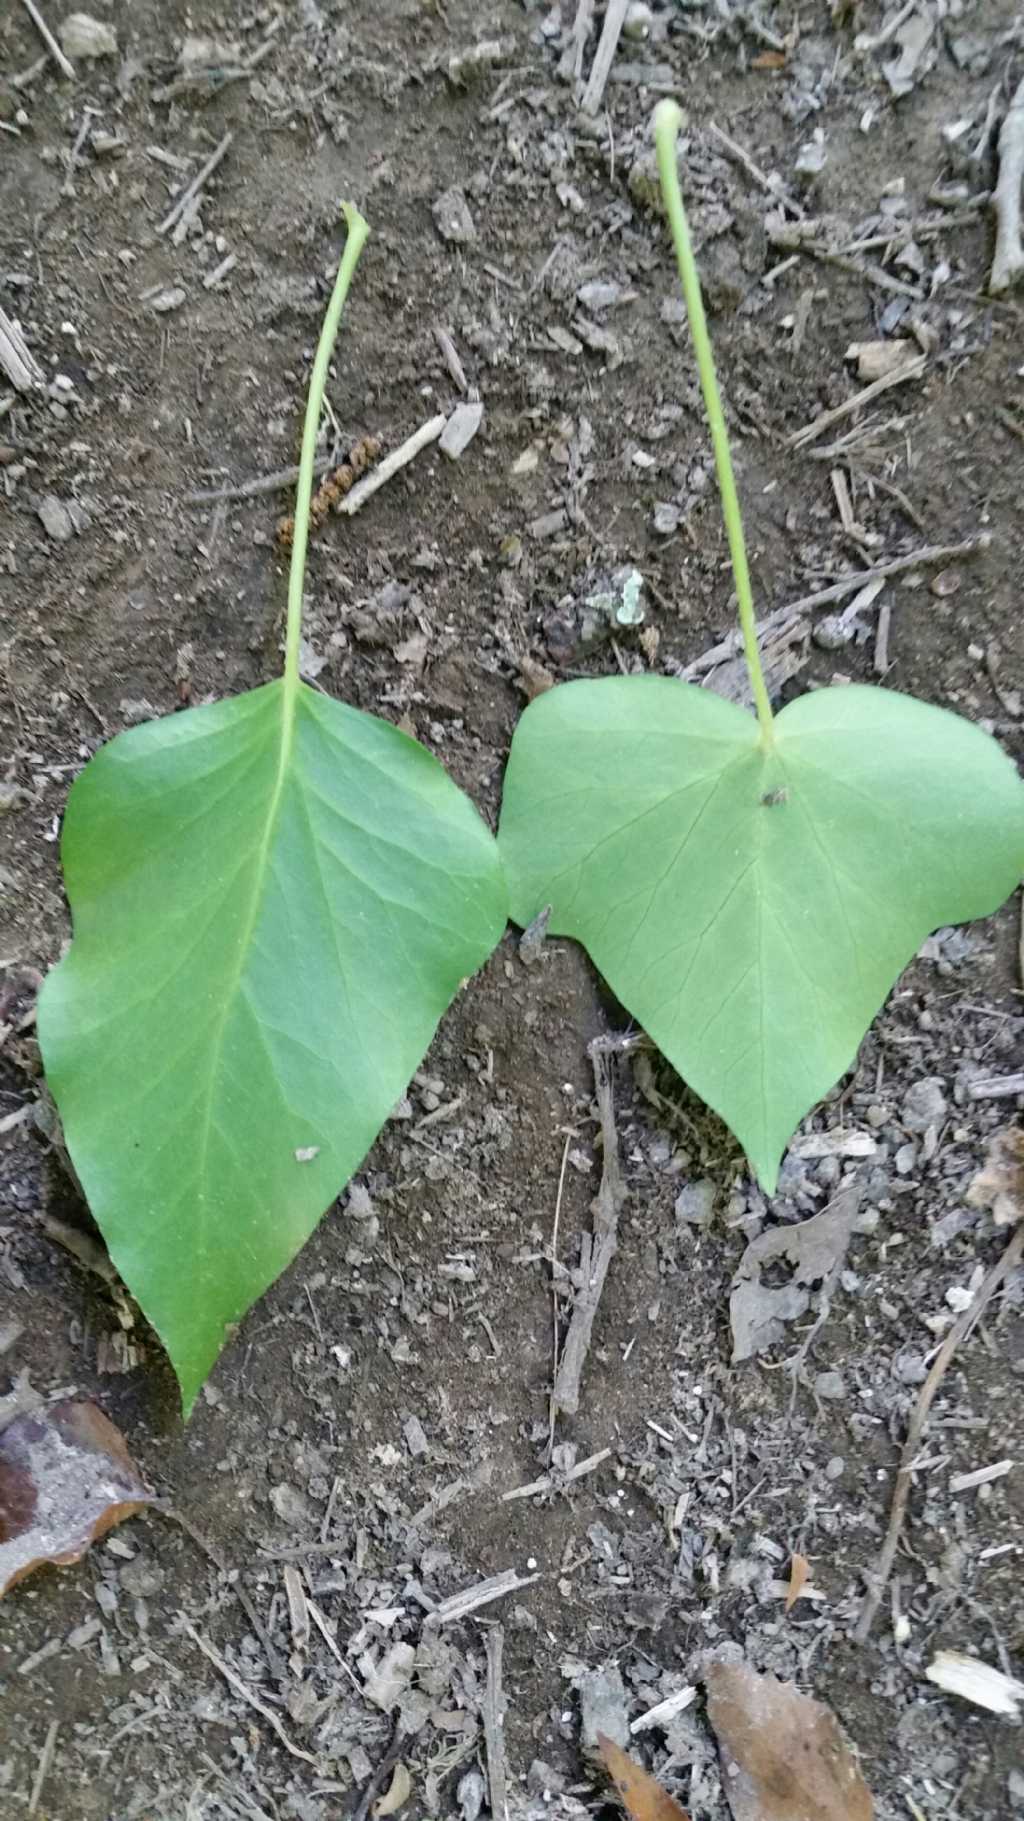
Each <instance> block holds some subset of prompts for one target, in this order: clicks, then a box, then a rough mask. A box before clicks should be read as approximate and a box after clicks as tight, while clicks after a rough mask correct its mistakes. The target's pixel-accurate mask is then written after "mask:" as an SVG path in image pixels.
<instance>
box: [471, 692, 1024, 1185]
mask: <svg viewBox="0 0 1024 1821" xmlns="http://www.w3.org/2000/svg"><path fill="white" fill-rule="evenodd" d="M498 844H499V849H500V852H501V855H502V859H503V862H504V866H505V871H506V876H507V878H508V881H509V889H510V894H511V901H512V915H513V917H514V918H515V920H516V922H518V923H520V924H524V925H525V924H527V923H529V922H530V921H531V919H532V918H533V917H534V916H536V914H537V913H538V911H540V910H541V909H542V908H543V907H544V906H545V905H547V904H550V905H551V907H552V909H551V921H550V925H549V929H550V933H552V934H559V935H568V936H574V937H576V939H577V940H578V941H579V942H581V943H583V945H584V947H585V948H586V949H587V950H588V952H589V954H590V955H591V958H592V959H593V961H594V963H595V965H596V966H597V967H598V968H599V969H600V971H601V973H602V974H603V975H604V976H605V978H606V980H607V981H608V983H609V985H610V986H611V987H612V989H613V991H614V992H615V993H616V995H617V996H618V998H619V999H620V1000H621V1001H622V1003H623V1005H625V1006H626V1008H627V1009H628V1010H629V1011H630V1012H631V1013H632V1015H633V1016H634V1017H635V1018H636V1019H637V1020H638V1021H639V1023H640V1024H642V1025H643V1026H644V1028H645V1030H646V1031H647V1032H648V1033H649V1035H650V1036H651V1037H652V1038H653V1040H654V1041H655V1043H656V1044H657V1045H658V1047H659V1049H660V1050H661V1051H662V1052H663V1054H664V1055H665V1056H666V1057H667V1058H668V1059H669V1061H670V1062H671V1063H672V1064H673V1066H674V1067H675V1068H676V1070H677V1071H678V1073H679V1074H680V1075H681V1076H682V1077H683V1078H684V1080H686V1081H687V1082H688V1083H689V1084H690V1086H691V1087H692V1088H693V1089H694V1090H695V1091H696V1092H697V1093H698V1094H699V1095H700V1096H701V1098H702V1099H703V1100H705V1101H706V1102H707V1103H708V1105H709V1106H711V1107H713V1108H714V1109H715V1111H716V1112H718V1113H719V1114H721V1116H722V1118H723V1119H724V1120H726V1122H727V1123H728V1125H729V1126H730V1127H731V1128H732V1130H733V1132H734V1133H735V1134H736V1136H737V1138H738V1139H739V1140H740V1142H741V1144H742V1145H743V1147H744V1149H745V1151H746V1153H747V1156H748V1158H749V1159H750V1162H751V1164H752V1166H753V1168H754V1170H755V1171H756V1173H757V1176H758V1178H759V1180H760V1181H761V1183H762V1185H763V1187H764V1188H765V1190H766V1191H767V1192H768V1193H769V1194H770V1193H772V1192H773V1191H774V1189H775V1184H776V1180H777V1176H778V1165H779V1160H780V1158H781V1155H782V1152H783V1150H784V1148H785V1145H786V1143H787V1142H788V1140H789V1138H790V1137H791V1136H792V1133H793V1132H794V1130H795V1129H796V1127H797V1126H798V1125H799V1123H800V1120H801V1119H802V1118H803V1116H804V1114H805V1113H806V1112H807V1111H808V1109H809V1108H810V1107H812V1106H813V1105H814V1103H815V1102H816V1101H817V1100H819V1099H820V1098H821V1096H822V1095H823V1094H824V1093H826V1092H827V1090H828V1089H829V1088H830V1087H831V1086H832V1085H833V1084H834V1082H836V1081H837V1080H838V1078H839V1077H840V1076H841V1075H842V1074H843V1073H844V1072H845V1071H846V1070H847V1069H848V1068H849V1067H850V1065H851V1063H852V1062H853V1060H854V1057H855V1055H856V1051H857V1047H858V1045H859V1043H860V1041H861V1038H862V1037H863V1035H864V1032H865V1030H866V1029H867V1027H868V1025H869V1024H870V1022H871V1020H872V1018H873V1017H874V1015H875V1013H876V1012H877V1011H878V1009H879V1007H880V1005H881V1004H882V1002H883V1000H884V999H885V997H886V994H887V993H888V991H889V989H890V987H891V986H892V984H893V982H894V981H895V979H896V977H897V975H898V974H899V973H900V971H901V970H902V968H903V967H905V966H906V964H907V962H908V961H909V960H910V959H911V957H912V956H913V955H914V954H915V953H916V951H917V949H918V948H919V947H920V944H921V942H922V941H923V940H924V938H925V937H926V936H927V935H928V934H929V933H930V931H932V930H933V929H936V928H937V927H939V926H940V925H941V924H946V923H954V922H960V921H964V920H966V919H968V918H972V917H982V916H987V915H988V914H989V913H990V912H992V911H994V910H995V909H997V907H998V906H999V905H1000V904H1001V903H1002V901H1003V899H1004V898H1006V897H1007V895H1008V894H1009V893H1010V892H1011V891H1012V890H1013V889H1014V887H1015V886H1016V884H1017V883H1018V880H1019V879H1020V876H1021V872H1022V870H1024V785H1022V783H1021V780H1020V778H1019V777H1018V775H1017V772H1016V769H1015V768H1014V766H1013V765H1012V764H1011V762H1010V760H1009V759H1008V758H1007V757H1006V756H1005V754H1004V753H1003V752H1002V751H1001V749H1000V748H999V747H998V746H997V745H996V743H995V741H994V740H992V739H991V738H990V737H989V736H988V735H987V734H985V733H983V732H982V730H981V729H980V728H977V727H974V726H972V725H971V724H970V723H969V722H967V721H964V720H961V719H960V718H959V717H958V716H956V715H952V714H949V713H947V712H946V711H945V710H943V709H939V708H933V707H931V706H929V705H928V704H927V703H923V702H919V701H916V700H915V699H914V698H912V697H909V696H898V695H895V694H893V693H891V692H890V691H887V690H883V689H872V688H862V687H858V686H851V687H836V688H832V689H823V690H818V691H816V692H814V693H813V694H808V695H805V696H801V697H800V698H799V699H798V700H796V701H794V702H792V703H790V704H789V706H788V707H786V708H784V709H783V711H782V713H781V714H779V715H778V716H777V717H776V719H775V722H774V739H773V741H772V742H770V743H766V742H765V740H764V738H763V736H762V733H761V732H760V730H759V728H758V724H757V722H756V721H755V720H754V719H753V717H752V716H751V715H749V714H747V713H746V712H745V711H744V710H743V709H740V708H738V707H736V706H735V704H733V703H731V702H726V701H723V700H721V699H720V698H719V697H718V696H716V695H713V694H711V693H710V692H708V691H705V690H700V689H696V688H693V687H692V686H690V685H688V684H684V683H678V682H675V681H674V680H672V679H670V678H667V677H616V678H607V679H603V680H600V681H597V682H578V683H568V684H564V685H562V686H560V687H559V688H557V689H553V690H550V691H548V692H547V693H546V694H544V695H542V696H540V697H539V698H538V699H537V700H536V701H535V702H533V703H532V704H531V705H530V707H529V708H527V710H526V712H525V713H524V715H523V717H522V720H521V721H520V723H519V726H518V728H517V730H516V734H515V738H514V740H513V742H512V751H511V756H510V759H509V766H508V772H507V775H506V782H505V795H504V803H503V807H502V815H501V826H500V829H499V835H498Z"/></svg>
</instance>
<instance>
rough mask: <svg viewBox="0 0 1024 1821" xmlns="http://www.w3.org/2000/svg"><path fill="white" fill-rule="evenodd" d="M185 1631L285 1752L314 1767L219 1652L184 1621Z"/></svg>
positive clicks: (310, 1757)
mask: <svg viewBox="0 0 1024 1821" xmlns="http://www.w3.org/2000/svg"><path fill="white" fill-rule="evenodd" d="M185 1631H186V1633H187V1635H188V1636H189V1637H190V1638H191V1639H192V1642H193V1644H195V1645H197V1646H198V1648H199V1649H200V1650H201V1651H202V1653H203V1655H204V1657H205V1658H206V1659H207V1661H208V1662H210V1663H212V1664H213V1667H214V1669H216V1670H218V1671H219V1673H220V1674H221V1675H222V1676H223V1677H224V1680H225V1682H227V1683H228V1685H229V1686H230V1687H231V1688H233V1689H234V1691H235V1693H236V1694H238V1695H241V1697H242V1700H243V1701H247V1702H248V1703H249V1706H250V1707H254V1708H255V1709H256V1712H257V1713H258V1714H262V1715H263V1718H264V1719H265V1720H266V1721H267V1723H268V1725H269V1726H271V1727H272V1728H273V1730H274V1732H275V1733H276V1734H277V1736H278V1738H279V1739H280V1741H281V1744H282V1745H283V1746H284V1748H285V1751H286V1752H288V1753H290V1755H291V1756H292V1757H293V1758H301V1759H302V1762H303V1763H304V1764H312V1765H314V1766H315V1765H316V1762H317V1761H316V1759H315V1758H314V1757H313V1756H312V1755H311V1754H310V1753H309V1752H308V1751H303V1749H302V1747H301V1745H296V1744H295V1741H294V1740H293V1739H291V1738H289V1736H288V1734H287V1733H286V1731H285V1729H284V1727H283V1726H282V1724H281V1722H280V1720H279V1719H278V1717H277V1715H276V1713H275V1712H274V1710H273V1708H272V1707H268V1706H267V1705H266V1703H265V1702H264V1701H261V1700H260V1698H259V1696H258V1695H254V1694H253V1692H252V1689H251V1688H249V1687H248V1686H247V1685H246V1683H245V1682H243V1681H242V1678H241V1676H239V1675H236V1674H235V1671H234V1670H233V1669H232V1667H231V1665H230V1663H225V1661H224V1658H223V1657H222V1656H221V1655H220V1653H219V1651H216V1650H214V1648H213V1645H212V1644H210V1643H209V1642H208V1641H207V1639H206V1638H203V1637H200V1635H199V1633H198V1631H197V1630H196V1628H195V1626H194V1625H190V1624H188V1623H187V1621H186V1624H185Z"/></svg>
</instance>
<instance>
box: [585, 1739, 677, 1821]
mask: <svg viewBox="0 0 1024 1821" xmlns="http://www.w3.org/2000/svg"><path fill="white" fill-rule="evenodd" d="M597 1744H598V1749H599V1751H600V1753H601V1756H602V1758H603V1759H604V1765H605V1769H606V1770H607V1772H608V1775H609V1776H610V1778H611V1780H612V1782H613V1783H614V1785H615V1787H616V1789H617V1790H618V1792H619V1795H620V1796H621V1798H622V1803H623V1807H624V1808H625V1810H626V1813H627V1814H628V1815H631V1816H632V1821H689V1817H688V1816H687V1814H686V1812H685V1810H684V1809H682V1808H680V1806H679V1803H678V1802H677V1801H676V1799H675V1797H674V1796H672V1795H670V1794H669V1792H668V1790H667V1789H663V1788H662V1786H661V1784H660V1783H657V1782H656V1781H655V1779H654V1778H653V1777H652V1776H651V1774H650V1772H649V1771H646V1770H645V1769H644V1767H643V1765H642V1764H638V1763H637V1762H636V1759H635V1758H631V1757H630V1755H629V1753H628V1751H623V1749H622V1746H621V1745H616V1743H615V1741H614V1739H609V1738H608V1737H607V1736H606V1735H605V1734H604V1733H599V1735H598V1740H597Z"/></svg>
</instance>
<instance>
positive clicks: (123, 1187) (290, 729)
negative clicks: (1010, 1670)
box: [39, 680, 506, 1411]
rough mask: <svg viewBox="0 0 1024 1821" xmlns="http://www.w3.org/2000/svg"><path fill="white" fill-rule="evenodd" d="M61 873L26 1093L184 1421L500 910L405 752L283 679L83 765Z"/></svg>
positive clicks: (463, 835)
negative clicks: (56, 1132)
mask: <svg viewBox="0 0 1024 1821" xmlns="http://www.w3.org/2000/svg"><path fill="white" fill-rule="evenodd" d="M62 857H63V862H64V870H65V877H66V881H67V889H68V897H69V900H70V903H71V908H72V913H73V920H74V940H73V942H72V945H71V948H70V951H69V953H68V954H67V956H66V957H65V959H64V960H63V961H62V962H61V963H60V964H59V966H58V967H57V968H56V969H55V970H54V972H53V973H51V974H50V976H49V978H48V979H47V981H46V983H45V986H44V988H43V992H42V996H41V998H40V1003H39V1037H40V1043H41V1046H42V1051H43V1057H44V1061H45V1064H46V1071H47V1078H48V1080H49V1083H50V1086H51V1089H52V1091H53V1094H54V1097H55V1099H56V1101H57V1104H58V1106H59V1108H60V1112H61V1116H62V1119H63V1122H64V1131H65V1136H66V1139H67V1144H68V1150H69V1152H70V1155H71V1158H72V1161H73V1163H74V1165H75V1168H76V1170H77V1171H78V1174H79V1176H80V1178H81V1181H82V1184H83V1187H84V1189H85V1193H86V1195H87V1197H88V1201H89V1205H90V1207H91V1209H92V1212H93V1214H94V1215H95V1217H96V1220H97V1222H98V1224H99V1226H100V1228H101V1230H102V1232H103V1235H104V1237H105V1239H106V1241H107V1244H108V1246H109V1248H110V1253H111V1256H112V1258H113V1260H114V1263H115V1264H116V1266H117V1268H118V1270H119V1271H120V1273H121V1275H122V1277H123V1278H124V1281H125V1283H126V1284H127V1285H128V1286H129V1288H130V1289H131V1291H132V1292H133V1294H134V1295H135V1296H136V1297H137V1299H138V1301H139V1303H140V1304H141V1306H142V1308H143V1310H144V1311H145V1313H146V1315H147V1316H148V1318H149V1320H150V1321H151V1322H152V1324H153V1326H154V1327H155V1328H156V1330H157V1332H158V1334H159V1335H160V1337H161V1339H162V1340H163V1342H164V1344H165V1346H166V1348H167V1351H168V1353H169V1354H170V1356H171V1360H172V1362H173V1364H174V1368H175V1371H176V1372H177V1375H178V1379H179V1382H180V1385H181V1391H182V1398H183V1402H184V1405H185V1409H186V1411H187V1410H188V1409H189V1408H190V1407H191V1405H192V1402H193V1400H194V1398H195V1396H196V1393H197V1391H198V1389H199V1387H200V1385H201V1384H202V1382H203V1379H204V1378H205V1377H206V1375H207V1373H208V1372H209V1370H210V1368H211V1366H212V1364H213V1362H214V1360H215V1359H216V1357H217V1354H218V1352H219V1351H220V1349H221V1347H222V1346H223V1344H224V1341H225V1339H226V1337H227V1332H228V1328H229V1325H230V1324H231V1323H233V1322H237V1321H238V1320H239V1319H240V1317H241V1316H242V1315H243V1314H244V1313H245V1311H246V1309H248V1308H249V1306H250V1304H251V1303H252V1302H253V1301H254V1300H255V1299H256V1297H258V1296H259V1295H260V1294H261V1293H262V1291H263V1290H265V1289H266V1288H267V1286H268V1284H270V1283H271V1282H272V1281H273V1279H274V1278H275V1277H277V1275H278V1274H279V1273H280V1272H281V1271H282V1270H283V1269H284V1267H285V1266H286V1265H287V1264H288V1263H289V1261H290V1260H291V1259H292V1258H293V1257H294V1255H295V1253H296V1252H297V1251H298V1249H299V1247H300V1246H301V1245H302V1244H303V1242H304V1241H305V1240H306V1238H307V1237H308V1236H309V1234H310V1233H311V1232H312V1230H313V1228H314V1227H315V1225H316V1223H317V1221H318V1219H319V1217H320V1215H321V1214H322V1212H323V1210H324V1208H325V1207H326V1206H327V1205H328V1203H329V1202H330V1201H331V1199H332V1198H333V1197H334V1196H335V1195H336V1194H337V1193H338V1191H339V1189H340V1188H341V1187H342V1185H343V1184H344V1183H345V1182H346V1181H347V1179H348V1177H349V1176H350V1175H351V1173H352V1171H353V1170H354V1169H356V1168H357V1166H358V1165H359V1163H360V1162H361V1160H362V1158H363V1157H364V1156H365V1154H366V1152H367V1150H368V1149H369V1147H370V1145H371V1144H372V1142H373V1140H374V1138H375V1137H376V1135H377V1132H378V1131H379V1130H380V1127H381V1126H382V1124H383V1123H384V1121H385V1119H386V1118H387V1116H388V1114H389V1113H390V1111H391V1109H392V1107H393V1106H394V1105H395V1103H396V1101H397V1100H398V1098H399V1097H400V1095H401V1094H402V1093H403V1092H404V1089H405V1087H406V1084H407V1082H408V1080H409V1077H410V1076H411V1075H412V1074H413V1073H414V1071H415V1069H416V1068H417V1066H418V1064H419V1062H420V1061H421V1059H422V1057H423V1055H424V1052H425V1051H426V1049H427V1047H428V1045H429V1043H430V1040H431V1038H432V1036H433V1034H434V1030H435V1028H436V1025H437V1022H438V1020H439V1018H440V1017H441V1014H442V1013H443V1012H444V1010H445V1008H446V1007H447V1005H448V1004H449V1002H450V1001H451V999H452V997H453V996H454V994H455V993H456V992H457V991H458V988H459V986H460V983H461V982H462V981H463V980H464V979H465V978H466V977H467V976H468V975H470V974H472V973H473V972H474V971H475V970H476V968H478V967H479V966H480V965H481V964H482V962H483V961H484V960H485V959H486V957H487V956H488V955H489V954H490V952H491V950H492V948H493V947H494V945H495V943H496V942H497V940H498V938H499V936H500V935H501V931H502V928H503V926H504V921H505V912H506V904H505V888H504V884H503V881H502V877H501V871H500V866H499V863H498V859H497V854H496V849H495V845H494V840H493V837H492V836H491V834H490V832H489V831H488V830H487V828H486V827H485V826H484V824H483V822H482V821H481V820H480V818H479V816H478V815H477V813H476V811H475V810H474V808H473V806H472V804H471V803H470V802H469V800H468V798H466V797H465V796H464V795H463V794H462V793H461V791H459V790H458V789H457V788H456V786H455V785H454V784H453V783H452V782H451V780H450V779H449V778H448V777H447V776H446V774H445V773H444V771H443V770H442V768H441V766H440V765H439V764H438V763H437V762H436V760H434V759H433V758H432V757H431V756H430V754H429V753H427V752H426V751H425V750H424V748H423V747H421V746H419V745H418V744H417V743H416V741H415V740H411V739H409V738H407V737H406V735H404V734H402V733H400V732H399V731H398V729H397V728H395V727H392V726H391V725H390V724H388V723H387V722H385V721H380V720H377V719H376V718H375V717H373V716H370V715H365V714H362V713H360V712H359V711H358V710H356V709H353V708H349V707H347V706H345V705H344V704H342V703H339V702H336V701H333V700H331V699H330V698H329V697H327V696H323V695H320V694H318V693H316V692H314V691H313V690H311V689H309V688H307V687H306V686H305V685H304V684H298V683H295V684H289V682H288V681H287V680H281V681H278V682H275V683H270V684H268V685H267V686H265V687H264V688H261V689H255V690H253V691H252V692H251V693H250V694H248V695H244V696H241V697H238V698H236V699H235V700H232V701H226V702H220V703H217V704H215V705H213V706H211V707H204V708H198V709H193V710H191V711H189V712H188V713H185V714H181V715H177V716H172V717H169V718H167V719H165V720H158V721H151V722H148V723H147V724H146V725H144V726H142V727H137V728H133V729H132V730H131V731H129V732H127V733H124V734H121V735H120V736H119V737H118V738H117V739H115V740H113V741H112V742H111V743H110V745H108V746H106V747H104V748H103V749H102V750H101V751H100V752H99V753H97V755H96V757H95V758H94V759H93V760H92V761H91V763H90V764H89V765H88V766H87V767H86V769H85V771H84V772H83V773H82V775H81V777H80V778H79V779H78V781H77V782H76V784H75V785H74V788H73V790H72V792H71V796H70V801H69V804H68V810H67V815H66V818H65V824H64V836H63V846H62Z"/></svg>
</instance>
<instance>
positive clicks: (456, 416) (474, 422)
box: [438, 400, 484, 462]
mask: <svg viewBox="0 0 1024 1821" xmlns="http://www.w3.org/2000/svg"><path fill="white" fill-rule="evenodd" d="M483 421H484V408H483V405H482V404H481V403H480V402H479V400H477V401H476V402H475V403H474V402H472V401H470V402H468V403H466V404H461V405H456V407H455V409H454V411H453V412H452V414H451V416H450V418H449V419H448V422H447V423H446V424H445V427H444V429H443V430H442V432H441V440H440V443H439V444H438V447H439V448H440V451H441V454H442V455H447V457H448V459H449V461H453V462H457V461H458V459H459V456H460V455H461V454H462V452H463V450H465V449H468V447H469V445H470V443H471V442H472V441H473V438H474V436H475V435H476V433H477V431H478V430H479V428H480V425H481V424H482V423H483Z"/></svg>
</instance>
